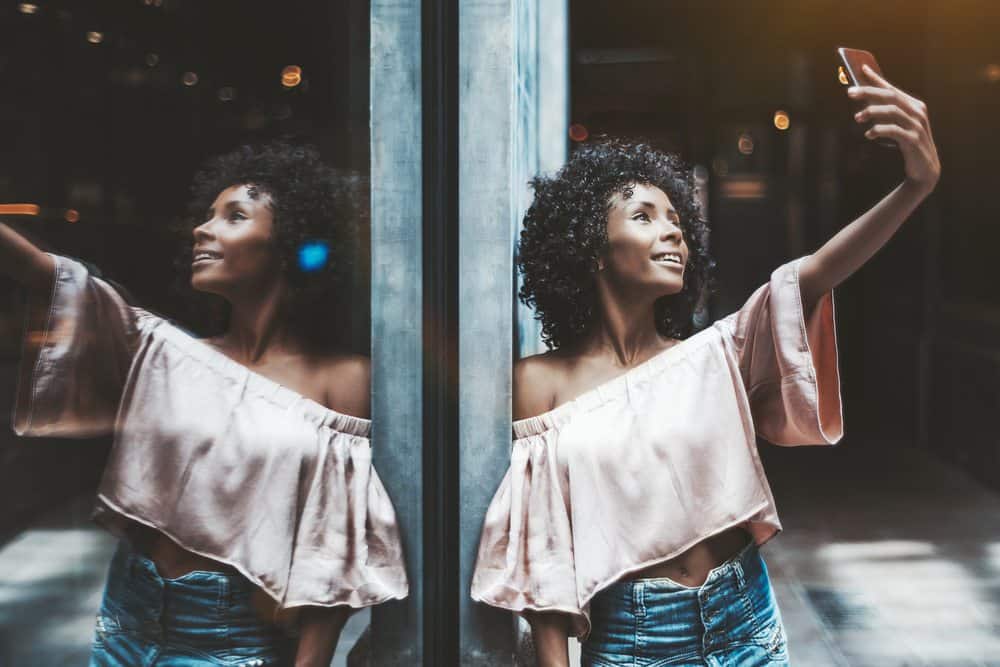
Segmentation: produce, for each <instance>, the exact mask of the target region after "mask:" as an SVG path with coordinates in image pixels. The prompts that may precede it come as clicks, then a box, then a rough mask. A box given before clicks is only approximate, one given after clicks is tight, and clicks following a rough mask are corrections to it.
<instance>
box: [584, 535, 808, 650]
mask: <svg viewBox="0 0 1000 667" xmlns="http://www.w3.org/2000/svg"><path fill="white" fill-rule="evenodd" d="M590 611H591V621H592V624H593V629H592V631H591V633H590V636H589V637H588V638H587V640H586V641H585V642H584V643H583V650H582V656H583V660H582V663H581V664H582V665H583V667H604V666H606V665H630V666H632V667H640V666H641V667H660V666H661V665H683V666H685V667H687V666H689V665H700V666H704V665H709V666H711V667H723V666H725V667H731V666H739V667H756V666H757V665H768V666H772V665H788V664H789V663H788V647H787V644H786V641H785V631H784V627H783V626H782V623H781V613H780V612H779V611H778V605H777V603H776V602H775V599H774V591H773V590H772V588H771V582H770V579H768V576H767V566H765V565H764V561H763V559H762V558H761V557H760V554H759V553H758V551H757V547H756V545H754V544H752V543H751V544H749V545H747V546H746V547H744V548H743V549H742V550H741V551H740V552H739V553H738V554H737V555H736V556H734V557H733V558H731V559H730V560H728V561H726V562H725V563H723V564H722V565H720V566H718V567H717V568H715V569H713V570H712V571H711V572H710V573H709V575H708V578H707V579H706V580H705V583H704V584H702V585H701V586H699V587H697V588H694V587H689V586H684V585H682V584H679V583H677V582H676V581H674V580H672V579H636V580H632V581H621V582H618V583H616V584H612V585H611V586H609V587H608V588H606V589H604V590H602V591H601V592H600V593H598V594H597V595H596V596H595V597H594V599H593V600H592V601H591V609H590Z"/></svg>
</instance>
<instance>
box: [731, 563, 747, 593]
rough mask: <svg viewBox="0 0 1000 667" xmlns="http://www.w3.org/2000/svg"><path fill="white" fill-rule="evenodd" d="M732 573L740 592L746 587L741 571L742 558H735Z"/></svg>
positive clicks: (744, 577)
mask: <svg viewBox="0 0 1000 667" xmlns="http://www.w3.org/2000/svg"><path fill="white" fill-rule="evenodd" d="M733 574H734V575H735V576H736V584H737V585H738V586H739V588H740V592H741V593H742V592H743V591H745V590H746V588H747V580H746V576H745V575H744V572H743V561H742V560H740V559H736V560H734V561H733Z"/></svg>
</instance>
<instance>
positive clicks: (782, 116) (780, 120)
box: [774, 109, 792, 130]
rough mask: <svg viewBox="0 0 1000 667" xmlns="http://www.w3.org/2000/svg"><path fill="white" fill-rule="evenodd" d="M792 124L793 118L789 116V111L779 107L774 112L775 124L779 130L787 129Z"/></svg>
mask: <svg viewBox="0 0 1000 667" xmlns="http://www.w3.org/2000/svg"><path fill="white" fill-rule="evenodd" d="M791 124H792V119H791V118H789V117H788V112H786V111H782V110H781V109H778V110H777V111H775V112H774V126H775V127H776V128H778V129H779V130H787V129H788V127H789V126H790V125H791Z"/></svg>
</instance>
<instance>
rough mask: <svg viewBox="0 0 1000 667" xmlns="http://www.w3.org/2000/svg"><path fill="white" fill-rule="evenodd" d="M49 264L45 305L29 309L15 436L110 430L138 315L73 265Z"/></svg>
mask: <svg viewBox="0 0 1000 667" xmlns="http://www.w3.org/2000/svg"><path fill="white" fill-rule="evenodd" d="M53 259H54V260H55V280H54V283H53V288H52V294H51V297H50V299H49V301H48V302H47V303H32V304H29V317H28V323H29V324H28V326H27V327H26V329H25V341H24V356H23V360H22V362H21V363H22V367H21V372H20V378H19V383H18V394H17V401H16V404H15V408H14V420H13V422H14V431H15V432H16V433H17V434H18V435H29V436H58V437H80V438H82V437H88V436H95V435H101V434H106V433H110V432H111V431H112V429H113V426H114V421H115V414H116V413H117V410H118V404H119V401H120V399H121V394H122V390H123V388H124V385H125V379H126V375H127V374H128V370H129V366H130V365H131V361H132V356H133V354H134V352H135V349H136V345H137V340H138V332H139V322H138V320H139V317H140V313H142V312H143V311H139V310H138V309H135V308H132V307H131V306H129V305H128V304H127V303H126V302H125V300H124V299H123V298H122V297H121V295H120V294H119V293H118V292H117V291H116V290H115V289H114V288H113V287H112V286H111V285H109V284H108V283H107V282H105V281H103V280H101V279H100V278H97V277H95V276H93V275H91V274H90V272H88V271H87V269H86V268H85V267H84V266H83V265H82V264H80V263H79V262H77V261H74V260H72V259H68V258H66V257H59V256H56V255H53ZM150 317H151V316H150Z"/></svg>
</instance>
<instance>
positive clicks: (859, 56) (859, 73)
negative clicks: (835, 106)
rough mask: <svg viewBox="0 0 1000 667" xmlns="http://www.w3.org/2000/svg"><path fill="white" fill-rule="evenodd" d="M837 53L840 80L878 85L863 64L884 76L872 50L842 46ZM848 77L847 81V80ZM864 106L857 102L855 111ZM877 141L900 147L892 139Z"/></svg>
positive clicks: (885, 144) (854, 84)
mask: <svg viewBox="0 0 1000 667" xmlns="http://www.w3.org/2000/svg"><path fill="white" fill-rule="evenodd" d="M837 55H838V56H839V57H840V82H841V83H844V84H847V85H851V86H875V85H878V84H876V83H875V82H874V81H872V80H871V79H869V78H868V77H867V76H866V75H865V72H864V70H863V69H862V66H863V65H868V66H869V67H871V68H872V69H873V70H875V72H876V73H877V74H878V75H879V76H882V69H881V68H880V67H879V66H878V61H876V60H875V56H874V55H872V53H871V52H870V51H863V50H861V49H848V48H845V47H843V46H842V47H840V48H838V49H837ZM845 78H846V81H845ZM863 106H864V103H863V102H856V103H855V105H854V110H855V111H860V110H861V109H862V108H863ZM870 127H871V124H868V125H866V126H865V128H864V129H865V130H868V128H870ZM875 143H877V144H878V145H879V146H885V147H886V148H899V147H898V146H897V145H896V142H895V141H893V140H892V139H884V138H880V139H876V140H875Z"/></svg>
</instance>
